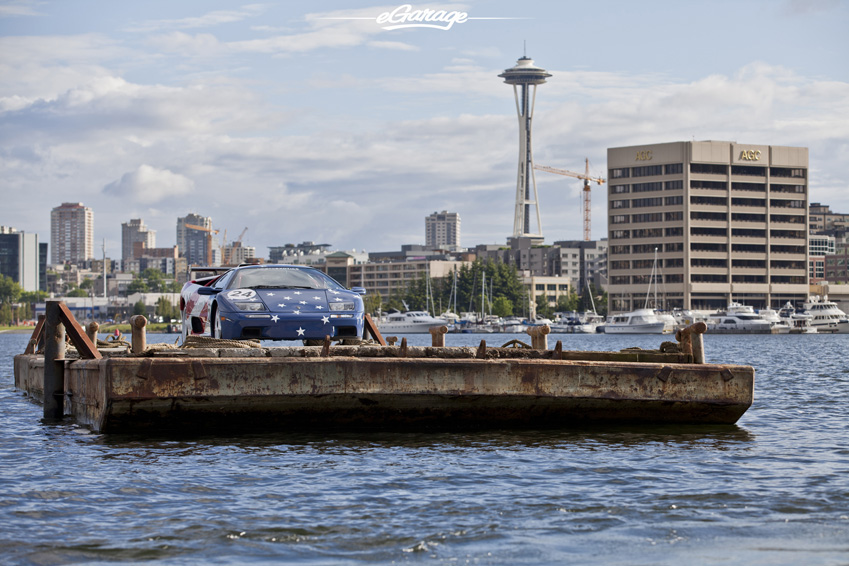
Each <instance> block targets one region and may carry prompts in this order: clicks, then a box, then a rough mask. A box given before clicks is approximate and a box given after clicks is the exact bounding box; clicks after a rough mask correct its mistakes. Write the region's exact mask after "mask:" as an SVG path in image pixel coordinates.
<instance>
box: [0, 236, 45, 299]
mask: <svg viewBox="0 0 849 566" xmlns="http://www.w3.org/2000/svg"><path fill="white" fill-rule="evenodd" d="M42 245H43V244H39V242H38V234H28V233H26V232H19V231H18V230H16V229H14V228H11V227H6V226H0V275H5V276H6V277H9V278H11V279H12V281H14V282H15V283H17V284H19V285H20V286H21V288H22V289H23V290H24V291H39V290H42V288H43V287H44V285H43V284H42V280H41V277H42V273H43V272H44V270H46V267H47V266H46V265H44V266H42V265H41V262H42V260H44V261H45V262H46V260H47V258H46V257H44V258H42V250H43V248H42Z"/></svg>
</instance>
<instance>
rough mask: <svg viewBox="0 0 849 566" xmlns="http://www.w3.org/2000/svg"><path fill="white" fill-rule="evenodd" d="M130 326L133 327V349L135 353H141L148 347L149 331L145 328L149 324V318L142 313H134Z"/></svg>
mask: <svg viewBox="0 0 849 566" xmlns="http://www.w3.org/2000/svg"><path fill="white" fill-rule="evenodd" d="M130 326H132V329H133V338H132V346H131V347H132V351H133V353H134V354H141V353H142V352H144V349H145V348H147V331H146V330H145V328H144V327H145V326H147V319H146V318H145V317H144V316H142V315H140V314H137V315H133V316H131V317H130Z"/></svg>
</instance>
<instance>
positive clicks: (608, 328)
mask: <svg viewBox="0 0 849 566" xmlns="http://www.w3.org/2000/svg"><path fill="white" fill-rule="evenodd" d="M656 269H657V248H655V249H654V263H653V264H652V268H651V278H650V280H649V288H648V290H647V291H646V302H645V306H644V307H643V308H641V309H637V310H635V311H631V312H626V313H622V314H617V315H613V316H611V317H608V319H607V322H606V323H605V324H604V333H605V334H665V333H669V332H672V330H673V328H674V325H675V319H674V318H673V317H672V315H668V314H667V315H660V314H658V313H657V312H656V311H655V310H654V309H651V308H649V294H650V293H651V290H652V284H654V297H655V305H656V304H657V279H656V275H655V270H656Z"/></svg>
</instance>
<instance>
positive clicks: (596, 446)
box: [0, 334, 849, 566]
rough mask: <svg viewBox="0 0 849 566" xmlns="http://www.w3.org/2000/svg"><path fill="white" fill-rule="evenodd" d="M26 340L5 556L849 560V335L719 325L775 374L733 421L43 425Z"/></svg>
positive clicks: (5, 474) (729, 345)
mask: <svg viewBox="0 0 849 566" xmlns="http://www.w3.org/2000/svg"><path fill="white" fill-rule="evenodd" d="M514 337H517V338H524V339H525V340H526V341H527V337H526V336H524V337H520V336H511V335H486V336H482V335H451V334H449V335H448V336H447V343H448V344H449V345H476V344H477V343H479V341H480V340H481V338H484V339H486V340H487V343H488V344H490V345H492V346H495V345H500V344H501V343H502V340H503V341H504V342H506V341H507V340H508V339H510V338H514ZM148 338H149V341H151V342H152V341H157V339H161V340H167V341H173V339H174V337H173V336H168V335H162V336H156V335H150V336H149V337H148ZM549 338H550V339H552V338H556V337H554V336H549ZM559 338H561V339H562V340H563V342H564V347H565V348H567V349H583V350H618V349H620V348H623V347H628V346H641V347H645V348H653V347H657V346H658V345H659V343H660V341H661V338H659V337H657V336H604V335H597V336H592V335H590V336H572V335H566V336H560V337H559ZM27 339H28V336H26V335H19V334H0V352H2V354H0V563H3V564H32V565H36V564H37V565H49V564H70V563H86V564H130V563H132V564H137V563H157V564H199V563H204V564H242V563H250V564H282V563H285V564H305V565H318V564H321V565H325V564H328V565H341V564H363V563H370V564H371V563H379V564H451V565H453V564H509V565H514V564H519V565H521V564H565V563H569V564H614V565H629V566H630V565H642V564H645V565H648V564H653V565H654V564H668V565H673V564H674V565H679V564H706V565H713V564H742V563H745V564H754V565H759V564H788V565H790V564H792V565H794V566H795V565H798V564H808V565H811V564H813V565H816V564H824V565H825V564H844V565H845V564H849V420H848V419H847V416H849V410H848V409H847V407H849V361H847V351H849V348H847V345H849V336H847V335H840V336H832V335H792V336H789V335H783V336H711V335H709V336H707V337H706V354H707V358H708V361H711V362H733V363H746V364H751V365H753V366H755V368H756V385H755V404H754V405H753V406H752V408H751V409H749V411H748V412H747V413H746V414H745V415H743V417H742V419H741V420H740V422H739V423H738V424H737V425H736V426H662V427H658V426H639V427H633V426H632V427H595V428H589V429H569V430H556V431H521V432H516V431H510V430H496V431H487V432H477V433H471V434H470V433H463V434H449V433H440V434H425V433H418V434H417V433H404V434H400V433H399V434H361V433H358V434H344V433H338V434H332V435H327V434H313V435H310V434H261V435H247V436H246V435H242V436H234V437H209V438H143V437H132V436H104V435H96V434H91V433H89V432H87V431H86V429H84V428H80V427H77V426H75V425H74V424H73V423H72V422H67V423H63V424H59V425H47V424H43V423H42V422H41V414H42V408H41V406H40V405H38V404H35V403H33V402H32V401H30V400H28V399H26V398H25V397H24V396H23V395H22V394H21V392H19V391H16V390H15V389H14V380H13V376H12V356H13V355H14V354H16V353H19V352H22V351H23V350H24V347H25V344H26V341H27ZM408 340H409V342H410V344H411V345H414V344H418V345H425V344H426V341H427V340H429V336H411V337H408ZM550 343H551V344H552V345H553V343H554V340H550Z"/></svg>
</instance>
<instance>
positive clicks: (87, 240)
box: [50, 202, 94, 265]
mask: <svg viewBox="0 0 849 566" xmlns="http://www.w3.org/2000/svg"><path fill="white" fill-rule="evenodd" d="M93 258H94V211H92V209H91V208H89V207H87V206H83V204H82V203H81V202H76V203H75V202H63V203H62V204H61V205H60V206H57V207H56V208H54V209H53V210H52V211H51V212H50V263H51V264H53V265H58V264H61V263H76V262H80V261H85V260H87V259H93Z"/></svg>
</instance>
